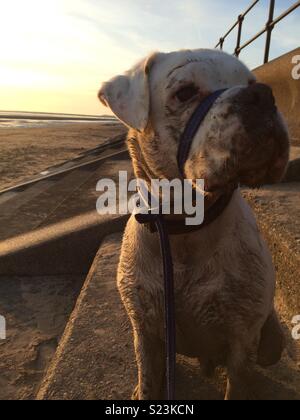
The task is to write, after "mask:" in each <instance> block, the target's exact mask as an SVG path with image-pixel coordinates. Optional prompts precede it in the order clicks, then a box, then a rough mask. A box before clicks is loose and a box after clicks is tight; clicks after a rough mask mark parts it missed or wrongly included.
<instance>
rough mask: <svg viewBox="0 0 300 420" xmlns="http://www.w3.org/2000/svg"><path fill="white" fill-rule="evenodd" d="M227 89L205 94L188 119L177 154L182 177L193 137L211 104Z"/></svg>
mask: <svg viewBox="0 0 300 420" xmlns="http://www.w3.org/2000/svg"><path fill="white" fill-rule="evenodd" d="M227 90H228V89H221V90H217V91H216V92H214V93H212V94H211V95H209V96H207V97H206V98H205V99H204V101H202V102H201V103H200V104H199V106H198V107H197V109H196V110H195V112H194V113H193V115H192V117H191V118H190V120H189V121H188V123H187V125H186V127H185V130H184V132H183V134H182V136H181V138H180V143H179V149H178V155H177V163H178V168H179V170H180V173H181V175H182V176H183V178H184V177H185V173H184V167H185V164H186V161H187V160H188V157H189V154H190V150H191V147H192V144H193V140H194V137H195V135H196V133H197V131H198V130H199V128H200V126H201V124H202V122H203V121H204V119H205V117H206V116H207V114H208V113H209V111H210V109H211V108H212V106H213V105H214V104H215V102H216V101H217V99H219V97H220V96H221V95H222V94H223V93H224V92H226V91H227Z"/></svg>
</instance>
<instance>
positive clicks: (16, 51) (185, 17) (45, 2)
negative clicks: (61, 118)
mask: <svg viewBox="0 0 300 420" xmlns="http://www.w3.org/2000/svg"><path fill="white" fill-rule="evenodd" d="M251 2H252V0H0V10H1V14H0V40H1V42H0V110H7V111H14V110H15V111H16V110H18V111H32V112H33V111H37V112H62V113H77V114H93V115H99V114H106V113H108V111H107V109H106V108H104V107H103V106H102V105H101V104H100V103H99V101H98V99H97V92H98V90H99V87H100V86H101V83H102V82H103V81H106V80H108V79H110V78H111V77H113V76H115V75H117V74H121V73H123V72H124V71H125V70H127V69H129V68H130V67H131V66H132V65H133V64H134V63H135V62H136V61H138V60H139V59H140V58H141V57H144V56H146V55H147V54H149V53H150V52H153V51H164V52H168V51H173V50H178V49H182V48H202V47H204V48H214V46H215V45H216V43H217V41H218V39H219V38H220V36H221V35H223V34H224V33H225V32H227V29H229V27H230V26H231V25H232V23H233V22H234V20H235V18H236V17H237V16H238V15H239V14H240V13H241V12H242V11H244V10H245V9H246V8H247V7H248V5H249V4H250V3H251ZM294 2H295V0H277V6H276V15H279V14H280V13H281V12H282V11H283V10H285V9H286V8H288V7H289V6H290V5H291V4H293V3H294ZM268 4H269V0H261V1H260V4H259V6H258V7H256V8H255V9H254V10H253V11H252V12H251V14H250V15H249V16H248V18H247V19H246V21H245V25H244V30H243V40H247V39H248V38H250V37H251V36H252V35H254V34H255V33H256V32H258V30H260V29H261V28H262V27H263V26H264V24H265V22H266V18H267V15H268ZM299 18H300V8H299V9H298V10H297V11H296V12H294V14H293V15H292V16H290V17H289V18H288V19H287V20H285V21H283V22H282V23H281V24H280V25H278V27H277V28H276V29H275V30H274V32H273V41H272V50H271V59H272V58H275V57H277V56H279V55H281V54H283V53H286V52H288V51H290V50H292V49H294V48H296V47H298V46H299V40H300V25H299V21H300V20H299ZM235 41H236V32H234V34H233V35H232V36H231V37H230V38H229V39H228V42H226V43H225V47H224V49H225V50H226V51H228V52H230V53H231V52H233V50H234V44H235ZM263 45H264V39H261V40H260V41H257V42H256V43H255V44H254V45H253V46H251V47H250V48H249V49H247V50H246V52H244V53H243V54H242V55H241V57H240V58H241V59H242V60H243V61H245V62H246V64H247V65H248V66H249V67H251V68H255V67H257V66H258V65H260V64H262V60H263Z"/></svg>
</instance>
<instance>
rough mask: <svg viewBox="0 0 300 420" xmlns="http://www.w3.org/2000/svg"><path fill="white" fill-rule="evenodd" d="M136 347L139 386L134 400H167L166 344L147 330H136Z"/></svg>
mask: <svg viewBox="0 0 300 420" xmlns="http://www.w3.org/2000/svg"><path fill="white" fill-rule="evenodd" d="M134 346H135V353H136V359H137V365H138V385H137V387H136V389H135V391H134V393H133V396H132V399H134V400H163V399H165V360H164V359H165V354H164V344H163V343H162V342H161V340H160V339H159V338H157V337H155V336H152V335H150V334H149V335H148V334H147V333H146V331H145V330H143V329H139V328H135V331H134Z"/></svg>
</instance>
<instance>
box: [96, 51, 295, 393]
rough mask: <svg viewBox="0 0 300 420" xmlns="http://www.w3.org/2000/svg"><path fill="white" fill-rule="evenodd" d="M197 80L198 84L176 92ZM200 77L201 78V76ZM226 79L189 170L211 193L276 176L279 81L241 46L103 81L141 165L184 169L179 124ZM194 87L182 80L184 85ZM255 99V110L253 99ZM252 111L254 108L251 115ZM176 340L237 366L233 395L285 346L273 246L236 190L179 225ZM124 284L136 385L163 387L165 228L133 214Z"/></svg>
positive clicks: (168, 173)
mask: <svg viewBox="0 0 300 420" xmlns="http://www.w3.org/2000/svg"><path fill="white" fill-rule="evenodd" d="M184 86H193V88H190V87H189V89H188V92H189V91H193V89H194V90H195V95H194V96H192V97H191V98H190V99H188V100H187V101H184V102H181V100H179V99H178V97H179V98H181V97H182V95H179V96H178V95H177V92H180V91H181V89H182V88H184ZM194 87H195V88H194ZM223 88H228V91H227V92H226V93H225V94H223V95H222V97H221V98H220V99H219V100H218V101H217V102H216V104H215V105H214V107H213V108H212V110H211V111H210V113H209V114H208V116H207V117H206V119H205V121H204V122H203V124H202V125H201V127H200V129H199V130H198V132H197V134H196V136H195V139H194V142H193V146H192V149H191V152H190V156H189V159H188V161H187V163H186V167H185V172H186V176H187V177H188V178H190V179H192V180H193V179H196V178H203V179H204V180H205V190H206V194H208V195H212V196H213V197H218V196H220V194H222V192H223V191H224V190H226V188H228V186H230V185H231V184H234V183H236V182H241V181H243V182H244V183H246V184H247V185H249V186H255V185H261V184H263V183H264V182H266V181H267V180H269V179H271V180H272V181H273V182H276V181H279V180H280V179H281V177H282V176H283V174H284V172H285V168H286V165H287V162H288V156H289V152H288V151H289V141H288V134H287V132H286V129H285V126H284V123H283V120H282V117H281V116H280V114H279V113H278V112H277V109H276V107H275V103H274V100H273V96H272V92H271V91H270V89H269V88H267V87H265V86H264V85H258V84H256V83H255V78H254V76H253V75H252V74H251V72H250V71H249V70H248V69H247V68H246V67H245V66H244V65H243V64H242V63H241V62H240V61H238V60H237V59H236V58H234V57H231V56H229V55H227V54H225V53H222V52H218V51H215V50H196V51H179V52H176V53H170V54H161V53H157V54H154V55H151V56H150V57H149V58H147V59H146V60H143V61H142V62H141V63H139V64H138V65H137V66H135V67H134V68H133V69H132V70H130V71H129V72H127V73H126V74H125V75H124V76H118V77H117V78H115V79H113V80H112V81H110V82H108V83H106V84H104V85H103V87H102V89H101V90H100V93H99V97H100V99H101V101H102V102H103V103H105V104H106V105H107V106H109V107H110V108H111V109H112V110H113V111H114V112H115V114H116V115H117V117H118V118H120V119H121V120H122V121H123V122H125V124H127V125H128V126H129V127H130V131H129V136H128V147H129V151H130V155H131V157H132V162H133V166H134V170H135V174H136V176H137V177H139V178H142V179H145V180H146V181H147V182H150V180H151V179H152V178H160V179H174V178H178V177H179V170H178V166H177V159H176V157H177V151H178V143H179V139H180V135H181V133H182V132H183V130H184V128H185V126H186V124H187V121H188V119H189V118H190V117H191V115H192V113H193V111H194V109H195V108H196V106H197V104H198V103H199V102H200V101H201V100H202V99H203V98H204V97H205V96H206V95H208V94H209V93H211V92H213V91H214V90H218V89H223ZM184 94H185V95H187V94H188V93H186V92H183V96H184ZM247 110H248V111H247ZM247 114H248V115H249V118H247ZM171 247H172V253H173V259H174V271H175V296H176V325H177V352H178V353H180V354H184V355H187V356H190V357H195V358H198V359H199V360H200V363H201V364H202V366H203V370H204V371H206V372H209V373H211V372H212V371H213V370H214V369H215V368H216V367H217V366H225V367H226V368H227V371H228V387H227V393H226V396H225V398H226V399H233V400H236V399H250V398H251V397H253V396H251V395H250V394H249V392H248V386H247V385H248V383H249V381H251V377H252V369H253V366H254V365H255V363H257V362H260V363H261V364H262V365H264V366H267V365H269V364H273V363H276V362H277V361H278V360H279V359H280V357H281V352H282V350H283V347H284V343H283V339H282V332H281V329H280V326H279V322H278V320H277V316H276V313H275V310H274V293H275V272H274V267H273V263H272V258H271V255H270V252H269V251H268V249H267V246H266V244H265V242H264V241H263V239H262V237H261V235H260V233H259V231H258V228H257V224H256V221H255V218H254V216H253V214H252V211H251V210H250V208H249V207H248V205H247V204H246V202H245V201H244V199H243V198H242V196H241V193H240V191H239V190H237V191H235V193H234V195H233V197H232V200H231V202H230V204H229V205H228V207H227V208H226V209H225V211H224V212H223V214H222V215H221V216H220V217H219V218H218V219H217V220H215V221H214V222H213V223H212V224H211V225H209V226H207V227H205V228H204V229H203V230H201V231H199V232H194V233H189V234H186V235H181V236H171ZM118 287H119V290H120V294H121V297H122V300H123V302H124V305H125V307H126V310H127V313H128V316H129V318H130V320H131V323H132V327H133V334H134V344H135V351H136V360H137V364H138V372H139V373H138V385H137V388H136V389H135V391H134V394H133V398H134V399H147V400H148V399H149V400H156V399H164V398H165V347H164V290H163V273H162V260H161V255H160V246H159V241H158V237H157V235H156V234H151V233H150V232H149V231H148V230H147V228H145V227H144V226H141V225H139V224H138V223H137V222H136V221H135V219H134V217H131V218H130V220H129V222H128V225H127V228H126V231H125V234H124V240H123V247H122V253H121V259H120V264H119V270H118Z"/></svg>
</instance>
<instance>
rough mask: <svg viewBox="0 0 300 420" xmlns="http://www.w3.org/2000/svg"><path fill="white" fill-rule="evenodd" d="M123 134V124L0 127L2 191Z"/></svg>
mask: <svg viewBox="0 0 300 420" xmlns="http://www.w3.org/2000/svg"><path fill="white" fill-rule="evenodd" d="M124 131H125V128H124V127H123V126H122V125H113V126H112V125H110V124H107V125H105V124H103V123H95V122H93V123H88V122H87V123H74V124H67V125H65V124H61V125H55V126H49V127H39V128H1V129H0V191H1V190H3V189H5V188H8V187H10V186H13V185H15V184H17V183H19V182H22V181H26V180H27V179H30V178H31V177H32V176H33V175H36V174H38V173H39V172H42V171H43V170H45V169H47V168H49V167H51V166H54V165H57V164H59V163H62V162H64V161H66V160H69V159H73V158H75V157H76V156H77V155H79V154H80V153H82V152H84V151H85V150H89V149H93V148H94V147H97V146H98V145H99V144H101V143H103V142H104V141H105V140H107V139H109V138H110V137H114V136H117V135H118V134H120V133H122V132H124Z"/></svg>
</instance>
